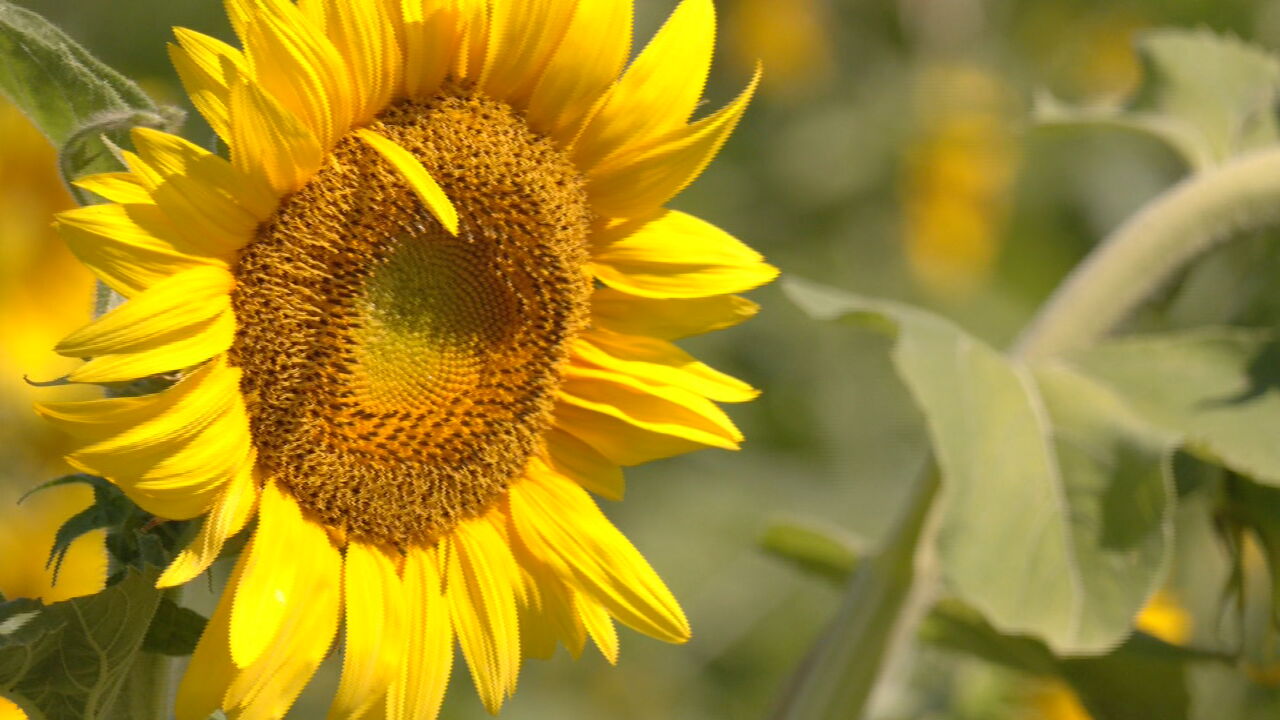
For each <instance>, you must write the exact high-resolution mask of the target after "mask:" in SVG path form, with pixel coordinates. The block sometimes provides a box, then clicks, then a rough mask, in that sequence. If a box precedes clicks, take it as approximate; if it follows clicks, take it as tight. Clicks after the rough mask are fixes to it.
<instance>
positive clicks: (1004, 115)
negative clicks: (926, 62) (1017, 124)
mask: <svg viewBox="0 0 1280 720" xmlns="http://www.w3.org/2000/svg"><path fill="white" fill-rule="evenodd" d="M1009 103H1010V101H1009V97H1008V92H1007V90H1006V88H1005V86H1004V84H1003V82H1002V81H1001V80H1000V78H998V77H996V76H994V75H992V74H991V73H989V72H987V71H986V70H983V69H981V68H978V67H974V66H965V65H939V66H936V67H932V68H929V69H927V70H925V71H924V72H923V73H922V74H921V76H920V81H919V85H918V98H917V103H916V105H917V111H916V114H917V123H918V128H919V130H918V133H917V135H916V138H915V140H914V141H913V142H912V143H911V145H910V147H909V148H908V150H907V158H906V163H905V172H904V174H903V178H902V184H901V188H900V191H901V196H902V202H903V213H904V216H905V217H904V220H905V232H906V252H907V260H908V263H909V265H910V268H911V271H912V274H913V275H914V276H915V278H916V279H917V281H918V282H919V283H920V284H921V285H922V286H924V287H925V288H926V289H928V290H930V291H932V292H934V293H937V294H939V295H944V296H963V295H966V294H968V293H970V292H972V291H973V290H975V289H976V288H977V287H979V286H980V285H981V284H982V283H983V282H984V281H985V280H986V279H987V277H988V276H989V275H990V273H991V269H992V267H993V265H994V263H995V260H996V256H997V253H998V251H999V241H1000V234H1001V231H1002V229H1003V226H1004V223H1005V218H1006V216H1007V214H1008V207H1009V194H1010V189H1011V185H1012V181H1013V176H1014V171H1015V168H1016V165H1017V161H1018V154H1019V152H1018V146H1017V143H1016V141H1015V138H1014V135H1013V127H1012V121H1011V118H1010V113H1009V111H1008V106H1009Z"/></svg>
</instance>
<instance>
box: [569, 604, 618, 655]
mask: <svg viewBox="0 0 1280 720" xmlns="http://www.w3.org/2000/svg"><path fill="white" fill-rule="evenodd" d="M573 607H574V609H575V610H577V612H578V615H580V616H581V617H582V624H583V625H585V626H586V628H587V632H588V633H589V634H590V635H591V641H592V642H594V643H595V644H596V647H597V648H599V649H600V654H601V655H603V656H604V659H605V660H608V661H609V664H610V665H617V664H618V628H616V627H614V625H613V618H611V617H609V611H608V610H605V609H604V606H602V605H600V603H597V602H595V601H594V600H592V599H591V598H589V597H587V596H586V595H583V594H582V593H574V595H573Z"/></svg>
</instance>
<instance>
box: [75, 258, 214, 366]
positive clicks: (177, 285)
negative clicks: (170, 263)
mask: <svg viewBox="0 0 1280 720" xmlns="http://www.w3.org/2000/svg"><path fill="white" fill-rule="evenodd" d="M233 283H234V279H233V278H232V276H231V273H230V272H228V271H227V270H226V269H225V268H221V267H217V266H201V267H194V268H191V269H190V270H185V271H183V272H180V273H177V274H174V275H171V276H169V277H167V278H165V279H163V280H161V281H159V282H157V283H156V284H155V285H153V286H151V287H150V288H148V289H147V290H146V291H145V292H142V293H141V294H139V295H136V296H134V297H133V298H132V299H131V300H129V301H128V302H126V303H125V304H123V305H121V306H120V307H118V308H116V309H114V310H112V311H111V312H109V313H107V314H106V315H103V316H102V317H101V318H99V319H97V320H95V321H93V322H92V323H90V324H89V325H86V326H85V327H83V328H80V329H79V330H77V331H75V332H73V333H71V334H70V335H68V336H67V337H66V338H65V339H64V340H63V341H62V342H60V343H58V345H57V346H56V348H55V350H56V351H57V352H58V354H60V355H64V356H66V357H92V356H94V355H100V354H103V353H113V352H116V353H118V352H130V351H136V350H139V349H145V348H147V347H149V346H150V345H151V344H152V343H153V342H154V341H155V340H156V339H157V338H161V337H164V336H166V335H169V334H170V333H173V332H175V331H180V330H183V329H184V328H188V327H191V326H192V325H195V324H198V323H201V322H205V321H208V320H210V319H211V318H214V317H217V316H218V315H219V314H221V313H222V312H223V311H224V310H226V309H228V308H229V307H230V302H229V300H228V295H229V294H230V292H231V287H232V284H233Z"/></svg>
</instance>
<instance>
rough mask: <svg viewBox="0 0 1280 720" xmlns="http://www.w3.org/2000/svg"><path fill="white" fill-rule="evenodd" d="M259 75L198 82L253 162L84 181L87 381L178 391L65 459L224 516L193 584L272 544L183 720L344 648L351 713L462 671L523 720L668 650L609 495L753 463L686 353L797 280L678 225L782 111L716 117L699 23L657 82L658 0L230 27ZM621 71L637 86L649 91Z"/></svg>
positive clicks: (193, 567)
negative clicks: (577, 680)
mask: <svg viewBox="0 0 1280 720" xmlns="http://www.w3.org/2000/svg"><path fill="white" fill-rule="evenodd" d="M227 9H228V14H229V16H230V18H231V22H232V25H233V28H234V29H235V32H236V34H237V35H238V36H239V38H240V40H241V42H242V44H243V46H244V50H243V51H241V50H237V49H235V48H233V47H231V46H229V45H227V44H225V43H222V42H220V41H218V40H215V39H213V38H210V37H207V36H204V35H201V34H198V33H195V32H191V31H189V30H185V29H177V30H176V31H175V34H176V38H177V44H176V45H172V46H171V47H170V52H171V58H172V60H173V63H174V65H175V67H176V68H177V70H178V73H179V75H180V76H181V78H182V81H183V83H184V85H185V86H186V88H187V90H188V92H189V94H190V96H191V99H192V102H193V103H194V104H195V106H196V108H197V109H198V110H199V111H200V112H201V113H202V114H203V115H204V117H205V118H206V119H207V120H208V122H209V124H210V125H211V126H212V127H213V129H214V131H215V132H216V133H217V134H218V136H219V137H220V138H221V139H222V141H223V143H225V145H226V147H227V149H228V151H229V153H228V154H229V156H230V159H229V160H224V159H223V158H222V157H219V156H218V155H215V154H212V153H210V152H208V151H206V150H204V149H201V148H200V147H198V146H196V145H193V144H191V143H190V142H187V141H185V140H183V139H181V138H178V137H175V136H173V135H169V134H165V133H162V132H157V131H154V130H147V129H138V130H136V131H135V132H134V133H133V143H134V146H135V149H136V153H128V152H126V153H124V158H125V160H126V162H127V165H128V172H121V173H110V174H104V175H96V176H91V177H88V178H85V179H82V180H80V181H79V184H80V186H81V187H83V188H85V189H87V190H89V191H91V192H94V193H96V194H98V195H100V196H102V197H103V198H104V199H106V200H108V201H110V204H103V205H95V206H90V207H84V208H79V209H76V210H73V211H69V212H66V213H63V214H62V215H60V216H59V218H58V224H59V227H60V228H61V230H62V233H63V235H64V237H65V238H66V240H67V242H68V243H69V244H70V246H71V248H72V249H73V251H74V252H75V253H76V254H77V255H78V256H79V257H80V259H81V260H82V261H83V262H84V263H85V264H86V265H88V266H89V267H90V268H91V269H92V270H93V271H94V272H95V273H96V274H97V276H98V277H99V278H100V279H101V280H102V281H103V282H104V283H106V284H107V285H109V286H110V287H111V288H112V289H114V290H116V291H117V292H119V293H120V294H122V295H124V296H125V297H126V298H128V301H127V302H126V303H125V304H124V305H122V306H121V307H119V308H118V309H116V310H114V311H112V312H110V313H108V314H106V315H105V316H103V317H102V318H100V319H98V320H97V321H96V322H94V323H92V324H90V325H88V326H87V327H85V328H82V329H81V330H78V331H76V332H74V333H72V334H71V335H70V336H68V337H67V338H66V339H65V340H63V341H62V343H60V344H59V346H58V350H59V352H61V353H63V354H65V355H68V356H72V357H80V358H91V359H89V360H88V362H86V363H85V364H84V365H82V366H80V367H79V368H78V369H77V370H75V371H74V372H73V373H72V374H71V375H70V379H71V380H72V381H77V382H85V383H120V382H128V381H132V380H135V379H137V378H142V377H150V376H154V375H166V374H167V375H168V376H169V377H171V378H172V379H173V380H174V382H173V383H172V385H171V386H170V387H168V388H167V389H165V390H164V391H162V392H159V393H155V394H152V395H147V396H141V397H110V398H104V399H97V400H91V401H83V402H78V403H48V404H45V405H43V406H41V408H40V412H41V413H42V414H43V415H45V416H46V417H48V418H49V419H51V420H52V421H54V422H55V423H57V424H59V425H61V426H63V427H64V428H65V429H66V430H67V431H68V432H70V433H71V434H73V435H74V436H76V437H77V438H78V439H79V441H80V443H81V445H80V447H79V449H78V450H76V451H75V452H74V453H72V454H71V455H70V456H69V460H70V461H71V462H72V463H73V464H74V465H76V466H77V467H79V468H81V469H83V470H85V471H86V472H91V473H95V474H98V475H101V476H104V477H107V478H109V479H111V480H112V481H113V482H115V483H116V484H118V485H119V486H120V487H121V488H122V489H123V490H124V491H125V492H126V493H128V494H129V496H130V497H131V498H132V499H133V500H134V501H136V502H137V503H138V505H139V506H141V507H142V508H143V509H145V510H147V511H148V512H151V513H154V514H156V515H158V516H160V517H164V518H174V519H184V518H196V517H203V524H202V525H201V526H200V530H199V533H198V535H197V536H196V537H195V538H194V540H193V541H192V542H191V544H190V546H189V547H187V548H186V549H185V550H183V551H182V552H181V554H179V555H178V557H177V558H176V559H175V560H174V561H173V564H172V565H170V566H169V567H168V568H167V569H166V570H165V572H164V573H163V575H162V576H161V578H160V581H159V584H160V586H163V587H168V586H175V585H179V584H181V583H184V582H187V581H188V580H190V579H192V578H193V577H195V576H197V575H198V574H200V573H201V572H202V571H204V570H205V569H206V568H207V567H209V564H210V563H211V562H213V560H214V559H215V558H216V557H217V556H218V555H219V553H220V550H221V548H222V546H223V544H224V542H225V541H226V540H227V539H228V538H229V537H230V536H232V535H234V534H236V533H237V532H239V531H240V530H241V529H242V528H244V527H246V526H247V525H248V524H249V523H250V521H251V520H252V519H254V518H256V520H257V522H256V527H255V529H254V530H253V534H252V537H251V539H250V540H249V543H248V545H247V547H246V548H245V550H244V551H243V553H242V554H241V555H240V557H239V559H238V560H237V563H236V565H235V568H234V570H233V572H232V576H231V580H230V581H229V588H232V589H233V590H232V591H229V592H224V594H223V597H222V600H221V601H220V603H219V605H218V607H217V609H216V611H215V612H214V614H213V616H212V618H211V620H210V622H209V625H208V627H207V629H206V630H205V633H204V635H203V636H202V638H201V640H200V643H199V645H198V647H197V648H196V651H195V654H194V656H193V657H192V660H191V663H190V667H189V669H188V671H187V673H186V675H185V677H184V678H183V681H182V683H181V685H180V687H179V691H178V699H177V715H178V717H179V718H204V717H205V716H207V715H208V714H209V713H210V712H212V711H213V710H215V709H216V708H219V707H221V708H224V709H226V710H227V711H228V712H229V713H230V714H231V715H232V716H233V717H254V718H258V717H279V716H281V715H283V714H284V713H285V712H286V711H287V710H288V708H289V706H290V705H291V704H292V702H293V701H294V699H295V698H296V697H297V695H298V693H299V692H300V691H301V690H302V688H303V686H304V685H305V684H306V683H307V682H308V680H309V679H310V677H311V675H312V674H313V672H314V671H315V669H316V666H317V665H318V664H319V663H320V661H321V660H322V659H323V658H324V657H325V655H326V654H327V653H328V652H329V649H330V646H331V645H333V644H334V642H335V638H336V636H337V635H338V634H339V626H342V635H343V640H342V642H343V666H342V677H341V680H340V682H339V687H338V690H337V695H336V698H335V700H334V703H333V706H332V716H333V717H361V716H362V715H363V714H364V713H366V712H373V713H375V714H379V715H382V714H385V716H387V717H391V718H432V717H434V716H435V715H436V713H437V712H438V708H439V705H440V702H441V699H442V696H443V693H444V690H445V686H446V684H447V680H448V677H449V675H450V667H451V664H452V658H453V654H454V645H455V642H456V644H457V645H459V646H460V647H461V650H462V656H463V657H464V658H465V660H466V663H467V665H468V666H469V668H470V671H471V676H472V678H473V679H474V681H475V686H476V688H477V690H478V693H479V696H480V698H481V700H482V702H483V703H484V705H485V706H486V707H487V708H488V709H489V710H490V711H493V712H496V711H497V710H498V708H499V707H500V706H501V704H502V702H503V701H504V699H505V698H506V697H507V696H509V695H510V694H511V693H512V692H513V691H514V689H515V686H516V678H517V674H518V672H519V669H520V665H521V663H522V661H523V659H524V658H525V657H545V656H548V655H550V654H551V653H552V652H554V650H555V648H556V646H557V643H562V644H564V645H565V646H566V647H567V648H568V650H569V651H570V652H571V653H573V654H575V655H576V654H578V653H580V652H581V651H582V649H583V646H584V644H585V642H586V639H587V638H588V637H589V638H591V639H592V640H593V641H594V643H595V645H596V646H597V647H598V648H599V649H600V651H601V652H602V654H603V655H604V656H605V657H606V658H608V659H609V660H610V661H611V662H612V661H614V660H615V659H616V656H617V652H618V639H617V635H616V631H615V627H614V624H613V622H614V621H615V620H616V621H618V622H621V623H622V624H624V625H627V626H629V627H631V628H634V629H635V630H638V631H639V632H642V633H645V634H647V635H650V636H652V637H655V638H658V639H661V640H666V641H670V642H682V641H684V640H686V639H687V638H688V637H689V626H688V623H687V621H686V619H685V617H684V614H683V613H682V611H681V610H680V607H679V605H678V604H677V603H676V601H675V599H674V598H673V597H672V595H671V593H670V591H668V589H667V588H666V587H665V585H664V584H663V583H662V581H661V580H660V579H659V578H658V576H657V575H656V574H655V572H654V571H653V570H652V568H651V567H650V566H649V564H648V563H647V562H646V561H645V560H644V559H643V557H641V555H640V553H639V552H637V551H636V549H635V548H634V547H633V546H632V545H631V544H630V542H628V541H627V540H626V539H625V538H624V537H623V536H622V535H621V533H619V532H618V531H617V530H616V529H615V528H614V527H613V525H612V524H611V523H610V522H609V520H608V519H607V518H606V517H605V516H604V514H602V512H601V511H600V509H599V508H598V507H597V505H596V503H595V502H594V500H593V499H592V497H591V495H590V494H589V493H588V491H590V492H594V493H596V494H598V495H601V496H603V497H605V498H619V497H620V496H621V495H622V491H623V480H622V474H621V470H620V467H621V466H626V465H634V464H638V463H642V462H646V461H649V460H653V459H657V458H663V457H669V456H672V455H676V454H680V453H684V452H687V451H691V450H695V449H698V448H702V447H718V448H729V449H732V448H736V447H737V446H738V443H739V442H740V440H741V439H742V438H741V435H740V433H739V431H738V430H737V429H736V428H735V427H734V425H733V423H732V422H731V421H730V420H729V419H728V417H727V416H726V415H725V414H724V413H723V412H722V411H721V410H720V409H719V408H718V407H717V405H716V404H715V402H713V401H722V402H736V401H746V400H749V399H751V398H753V397H754V396H755V395H756V391H754V390H753V389H752V388H751V387H750V386H748V385H746V384H744V383H742V382H740V381H738V380H735V379H733V378H731V377H729V376H727V375H724V374H722V373H720V372H717V371H715V370H713V369H711V368H709V367H707V366H706V365H703V364H701V363H699V362H697V361H696V360H694V359H693V358H692V357H690V356H689V355H687V354H686V353H685V352H683V351H682V350H680V349H679V348H677V347H676V345H674V344H673V343H672V341H673V340H675V339H678V338H680V337H684V336H687V335H692V334H697V333H701V332H706V331H710V330H713V329H717V328H722V327H726V326H729V325H732V324H735V323H737V322H740V321H741V320H743V319H745V318H747V317H749V316H750V315H752V314H753V313H754V312H755V305H754V304H753V303H751V302H749V301H747V300H744V299H742V298H739V297H737V296H735V295H734V293H738V292H742V291H745V290H747V289H750V288H752V287H755V286H758V285H760V284H762V283H765V282H767V281H769V280H771V279H772V278H773V277H774V276H775V275H776V270H774V269H773V268H772V267H770V266H769V265H767V264H766V263H765V262H764V261H763V259H762V258H761V256H760V255H759V254H757V253H756V252H754V251H752V250H750V249H749V248H747V247H745V246H744V245H743V244H741V243H740V242H739V241H737V240H735V239H734V238H732V237H731V236H729V235H728V234H726V233H725V232H723V231H721V230H719V229H717V228H716V227H714V226H712V225H710V224H708V223H706V222H704V221H702V220H700V219H698V218H696V217H693V216H691V215H688V214H685V213H681V212H678V211H674V210H668V209H664V208H663V205H664V204H665V203H666V202H667V201H668V200H670V199H671V198H672V197H673V196H674V195H676V194H677V193H678V192H679V191H680V190H681V189H683V188H684V187H685V186H686V185H687V184H688V183H689V182H690V181H692V180H693V178H694V177H696V176H697V175H698V174H699V173H700V172H701V171H702V170H703V168H704V167H705V166H706V164H707V163H708V162H709V161H710V160H711V158H712V156H713V155H715V153H716V152H717V151H718V150H719V148H720V147H721V145H722V144H723V143H724V142H725V140H726V139H727V137H728V136H729V134H730V132H731V131H732V129H733V127H734V126H735V124H736V123H737V122H738V120H739V118H740V117H741V115H742V114H743V112H744V110H745V108H746V105H747V103H748V101H749V99H750V96H751V94H752V92H753V90H754V88H755V87H756V84H757V82H758V80H759V72H758V71H757V73H756V78H755V79H753V80H752V81H751V82H750V84H749V85H748V87H747V88H746V90H745V91H744V92H743V93H741V94H740V95H739V96H738V97H737V98H736V99H735V100H733V101H732V102H730V103H729V104H728V105H727V106H725V107H724V108H723V109H721V110H719V111H717V112H715V113H712V114H710V115H708V116H706V117H703V118H701V119H699V120H696V121H691V117H692V115H693V113H694V111H695V109H696V107H697V105H698V103H699V101H700V97H701V95H702V90H703V85H704V83H705V81H706V77H707V73H708V70H709V66H710V60H711V52H712V46H713V44H714V25H715V16H714V9H713V5H712V2H711V0H684V1H683V2H681V3H680V4H679V5H678V7H677V8H676V9H675V10H674V11H673V13H672V15H671V16H670V17H669V18H668V20H667V21H666V22H665V24H664V25H663V26H662V28H661V29H660V30H659V31H658V33H657V34H656V35H655V36H654V38H653V39H652V40H651V41H650V42H649V43H648V45H647V46H646V47H645V48H644V49H643V50H642V51H641V52H640V53H639V54H638V55H637V56H636V57H635V59H634V60H632V61H631V62H630V64H629V65H627V60H628V57H629V55H630V33H631V25H632V12H633V8H632V2H631V0H579V1H577V2H575V1H573V0H540V1H534V0H525V1H522V0H490V1H489V2H484V1H482V0H403V2H400V1H399V0H344V1H339V0H301V2H299V3H298V4H297V5H295V4H293V3H291V2H288V0H228V2H227ZM624 65H625V66H626V69H625V71H623V67H624Z"/></svg>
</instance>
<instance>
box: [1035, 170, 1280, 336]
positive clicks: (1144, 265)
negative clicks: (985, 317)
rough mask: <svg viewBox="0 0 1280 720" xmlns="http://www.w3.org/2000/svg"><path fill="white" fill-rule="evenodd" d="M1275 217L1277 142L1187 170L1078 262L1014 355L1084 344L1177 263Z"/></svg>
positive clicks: (1278, 216) (1279, 180)
mask: <svg viewBox="0 0 1280 720" xmlns="http://www.w3.org/2000/svg"><path fill="white" fill-rule="evenodd" d="M1277 220H1280V148H1276V149H1267V150H1263V151H1259V152H1256V153H1253V154H1250V155H1245V156H1242V157H1240V158H1237V159H1236V160H1234V161H1232V162H1230V163H1228V164H1226V165H1223V166H1221V167H1218V168H1215V169H1212V170H1206V171H1204V172H1201V173H1198V174H1196V175H1192V176H1191V177H1189V178H1187V179H1186V180H1183V181H1182V182H1181V183H1178V184H1177V185H1175V186H1173V187H1172V188H1170V189H1168V190H1166V191H1165V192H1164V193H1162V194H1160V195H1159V196H1157V197H1156V198H1155V199H1153V200H1152V201H1151V202H1149V203H1147V205H1146V206H1145V207H1143V208H1142V209H1141V210H1140V211H1138V213H1137V214H1136V215H1134V216H1133V217H1131V218H1129V220H1128V221H1126V222H1125V223H1124V224H1123V225H1121V226H1120V227H1119V228H1117V229H1116V230H1115V231H1114V232H1112V233H1111V236H1110V237H1108V238H1107V239H1106V240H1105V241H1104V242H1103V243H1102V244H1101V245H1099V246H1098V247H1097V249H1095V250H1094V251H1093V252H1092V253H1091V254H1090V255H1089V257H1087V258H1085V260H1084V262H1082V263H1080V265H1078V266H1077V267H1076V269H1075V270H1073V271H1072V273H1071V274H1070V275H1069V276H1068V277H1067V279H1066V280H1065V281H1063V283H1062V284H1061V285H1060V286H1058V289H1057V290H1056V291H1055V292H1054V293H1053V295H1052V297H1050V298H1049V300H1048V302H1047V303H1046V304H1045V305H1044V306H1043V307H1042V308H1041V310H1040V312H1039V313H1038V314H1037V316H1036V318H1035V319H1034V320H1033V321H1032V322H1031V324H1030V325H1029V326H1028V327H1027V329H1026V330H1025V331H1024V332H1023V333H1022V336H1021V337H1020V338H1019V339H1018V342H1017V343H1016V344H1015V345H1014V348H1013V351H1012V352H1013V355H1014V357H1018V358H1024V359H1037V358H1046V357H1050V356H1054V355H1062V354H1063V353H1066V352H1070V351H1072V350H1078V349H1081V348H1084V347H1087V346H1088V345H1090V344H1091V343H1093V342H1095V341H1097V340H1098V339H1100V338H1101V337H1103V336H1104V335H1106V334H1107V333H1108V332H1109V331H1110V330H1112V329H1113V328H1115V327H1116V326H1117V325H1119V324H1120V323H1121V322H1122V321H1124V320H1125V318H1127V317H1128V316H1129V315H1130V314H1131V313H1132V312H1133V311H1134V310H1135V309H1136V308H1137V307H1138V306H1139V305H1140V304H1141V303H1142V302H1143V301H1144V300H1146V299H1147V298H1149V297H1150V296H1151V295H1152V293H1154V292H1155V291H1157V290H1159V289H1160V288H1161V287H1162V286H1163V285H1165V284H1166V283H1168V282H1169V281H1170V280H1171V279H1172V278H1173V277H1174V276H1175V275H1176V274H1177V273H1178V271H1179V270H1181V269H1182V268H1183V267H1185V266H1186V265H1187V264H1188V263H1189V262H1190V261H1192V260H1194V259H1195V258H1197V257H1199V256H1200V255H1201V254H1203V253H1205V252H1206V251H1208V250H1210V249H1212V248H1213V247H1214V246H1215V245H1216V244H1218V243H1219V242H1222V241H1224V240H1226V239H1227V238H1229V237H1231V236H1232V235H1233V234H1237V233H1239V232H1241V231H1245V230H1252V229H1256V228H1259V227H1262V226H1264V225H1268V224H1271V223H1275V222H1276V221H1277Z"/></svg>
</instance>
